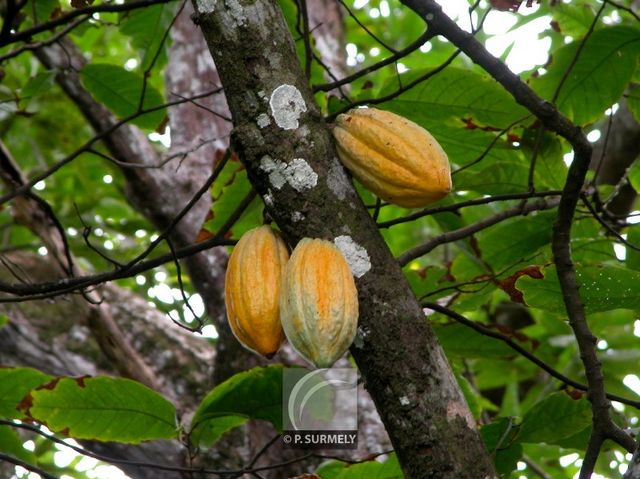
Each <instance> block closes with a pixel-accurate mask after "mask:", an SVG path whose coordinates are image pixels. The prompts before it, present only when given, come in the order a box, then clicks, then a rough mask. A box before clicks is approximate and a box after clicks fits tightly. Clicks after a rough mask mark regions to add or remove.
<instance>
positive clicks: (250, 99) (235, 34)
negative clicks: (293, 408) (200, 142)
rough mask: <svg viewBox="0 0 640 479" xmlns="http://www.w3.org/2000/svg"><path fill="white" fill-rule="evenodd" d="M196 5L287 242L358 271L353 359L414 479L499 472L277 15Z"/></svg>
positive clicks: (252, 172)
mask: <svg viewBox="0 0 640 479" xmlns="http://www.w3.org/2000/svg"><path fill="white" fill-rule="evenodd" d="M195 6H196V11H197V16H196V18H195V20H196V22H197V23H198V24H199V25H200V27H201V29H202V32H203V34H204V36H205V39H206V41H207V44H208V46H209V50H210V51H211V54H212V55H213V58H214V61H215V63H216V66H217V68H218V72H219V74H220V78H221V80H222V83H223V86H224V88H225V95H226V97H227V102H228V103H229V107H230V109H231V113H232V115H233V123H234V126H235V128H234V132H233V142H234V146H235V148H236V151H237V152H238V154H239V156H240V158H241V159H242V161H243V162H244V164H245V165H246V167H247V170H248V173H249V177H250V179H251V181H252V183H253V184H254V186H255V188H256V189H257V191H258V192H259V193H260V195H261V196H262V198H263V199H264V201H265V204H266V206H267V209H268V211H269V214H270V215H271V216H272V217H273V218H274V219H275V221H276V222H277V223H278V225H279V226H280V228H281V229H282V231H283V232H284V233H285V235H286V236H287V238H288V240H289V241H290V243H291V244H295V243H296V242H297V241H298V240H299V239H300V238H302V237H321V238H325V239H329V240H335V239H336V238H340V242H341V243H343V244H347V245H349V248H348V250H349V251H351V254H349V253H348V252H347V257H348V259H350V260H351V262H352V267H354V266H355V267H356V269H357V270H358V271H359V272H360V273H362V274H358V276H359V277H358V278H356V279H357V286H358V292H359V301H360V318H359V324H360V325H359V328H358V336H357V338H356V341H355V344H354V346H353V347H352V353H353V355H354V357H355V359H356V362H357V363H358V367H359V368H360V370H361V372H362V374H363V376H364V379H365V383H366V387H367V390H368V391H369V393H370V394H371V396H372V397H373V400H374V402H375V404H376V406H377V408H378V411H379V412H380V415H381V417H382V419H383V421H384V424H385V426H386V428H387V432H388V433H389V436H390V438H391V441H392V443H393V445H394V447H395V450H396V452H397V454H398V457H399V459H400V462H401V464H402V467H403V469H404V471H405V473H406V475H407V477H410V478H413V477H438V478H445V477H455V478H465V477H473V478H477V477H486V476H493V475H495V473H494V471H493V465H492V463H491V460H490V458H489V456H488V454H487V452H486V450H485V448H484V446H483V444H482V441H481V440H480V437H479V435H478V432H477V430H476V424H475V422H474V420H473V417H472V416H471V413H470V412H469V410H468V407H467V405H466V403H465V401H464V398H463V396H462V393H461V392H460V389H459V387H458V385H457V383H456V381H455V379H454V377H453V374H452V372H451V370H450V367H449V365H448V363H447V361H446V359H445V357H444V354H443V352H442V349H441V348H440V346H439V345H438V343H437V340H436V338H435V335H434V333H433V331H432V330H431V328H430V326H429V325H428V323H427V321H426V320H425V318H424V314H423V311H422V309H421V308H420V306H419V304H418V302H417V300H416V298H415V296H414V295H413V293H412V292H411V289H410V288H409V285H408V284H407V281H406V279H405V278H404V275H403V273H402V271H401V270H400V268H399V266H398V264H397V262H396V261H395V259H394V258H393V256H392V255H391V253H390V252H389V249H388V248H387V246H386V244H385V243H384V241H383V239H382V237H381V236H380V235H379V234H378V232H377V229H376V226H375V223H374V222H373V221H372V219H371V218H370V216H369V214H368V212H367V210H366V208H365V207H364V205H363V204H362V202H361V200H360V198H359V197H358V196H357V194H356V193H355V190H354V189H353V187H352V186H351V184H350V182H349V180H348V178H347V176H346V174H345V172H344V170H343V169H342V167H341V166H340V164H339V163H338V161H337V160H336V157H335V151H334V147H333V143H332V140H331V136H330V132H329V129H328V127H327V125H326V124H325V123H324V122H323V120H322V118H321V116H320V113H319V112H318V110H317V107H316V106H315V104H314V101H313V96H312V94H311V92H310V90H309V87H308V85H307V81H306V79H305V78H304V75H303V73H302V71H301V68H300V65H299V63H298V59H297V57H296V54H295V50H294V46H293V43H292V39H291V37H290V35H289V32H288V30H287V27H286V24H285V22H284V19H283V17H282V13H281V12H280V10H279V8H278V7H277V6H276V5H275V4H274V3H273V2H266V1H257V2H254V3H252V4H251V5H247V6H245V5H241V4H238V3H237V2H226V3H221V2H216V3H212V2H209V1H208V0H195ZM354 251H355V252H356V253H357V254H353V252H354ZM470 464H473V465H474V467H473V468H470V467H469V465H470Z"/></svg>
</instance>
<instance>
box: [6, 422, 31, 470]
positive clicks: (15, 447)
mask: <svg viewBox="0 0 640 479" xmlns="http://www.w3.org/2000/svg"><path fill="white" fill-rule="evenodd" d="M23 442H24V440H23V439H21V438H20V436H19V435H18V433H17V432H16V431H15V430H14V429H13V428H11V427H9V426H0V451H2V452H4V453H6V454H9V455H10V456H12V457H15V458H17V459H22V460H23V461H25V462H28V463H31V464H33V463H35V462H36V456H35V454H34V453H33V452H31V451H28V450H27V449H25V448H24V446H23V445H22V443H23Z"/></svg>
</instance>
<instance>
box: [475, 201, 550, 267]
mask: <svg viewBox="0 0 640 479" xmlns="http://www.w3.org/2000/svg"><path fill="white" fill-rule="evenodd" d="M554 219H555V214H554V213H553V212H547V211H545V212H538V213H532V214H530V215H528V216H526V217H522V218H512V219H510V220H507V221H504V222H502V223H499V224H497V225H496V226H494V227H493V228H490V229H488V230H485V231H484V232H483V233H481V234H480V235H477V239H478V244H479V247H480V251H481V252H482V259H483V260H484V261H486V262H487V263H488V264H490V265H491V266H492V267H493V268H494V270H496V271H501V270H502V269H503V268H505V267H506V266H510V265H512V264H514V263H516V262H518V261H523V260H525V259H527V258H528V259H531V256H532V255H534V254H535V252H536V251H537V250H538V249H539V248H541V247H543V246H545V245H547V244H549V242H550V241H551V225H552V224H553V221H554Z"/></svg>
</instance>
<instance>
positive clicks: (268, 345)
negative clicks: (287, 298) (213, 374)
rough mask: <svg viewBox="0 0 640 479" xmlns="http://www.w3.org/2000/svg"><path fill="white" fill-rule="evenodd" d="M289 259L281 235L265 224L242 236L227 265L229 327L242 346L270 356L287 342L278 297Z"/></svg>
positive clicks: (225, 294)
mask: <svg viewBox="0 0 640 479" xmlns="http://www.w3.org/2000/svg"><path fill="white" fill-rule="evenodd" d="M288 259H289V252H288V250H287V246H286V245H285V243H284V241H283V239H282V237H281V236H280V235H279V234H278V233H277V232H276V231H274V230H272V229H271V227H269V226H266V225H265V226H260V227H258V228H254V229H252V230H249V231H247V232H246V233H245V234H244V235H242V238H240V241H238V244H236V246H235V248H234V249H233V252H232V253H231V256H230V257H229V264H228V265H227V274H226V277H225V290H224V299H225V305H226V307H227V318H228V320H229V326H231V330H232V331H233V334H234V335H235V337H236V338H238V341H240V343H242V345H243V346H245V347H247V348H248V349H250V350H252V351H255V352H257V353H259V354H262V355H263V356H266V357H268V358H269V357H272V356H273V355H274V354H275V353H276V352H277V351H278V349H279V348H280V345H281V344H282V342H283V341H284V331H283V330H282V325H281V324H280V305H279V303H278V300H279V297H280V288H281V286H282V280H283V276H284V271H285V266H286V264H287V260H288Z"/></svg>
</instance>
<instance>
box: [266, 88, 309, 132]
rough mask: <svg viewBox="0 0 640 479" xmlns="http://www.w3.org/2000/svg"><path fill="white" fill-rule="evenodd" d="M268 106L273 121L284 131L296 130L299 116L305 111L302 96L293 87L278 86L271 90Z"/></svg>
mask: <svg viewBox="0 0 640 479" xmlns="http://www.w3.org/2000/svg"><path fill="white" fill-rule="evenodd" d="M269 106H270V107H271V116H273V119H274V121H275V122H276V124H277V125H278V126H279V127H280V128H282V129H284V130H293V129H295V128H298V124H299V123H298V120H299V119H300V116H301V115H302V113H304V112H305V111H307V105H306V104H305V102H304V99H303V98H302V94H301V93H300V91H299V90H298V89H297V88H296V87H295V86H293V85H280V86H279V87H278V88H276V89H275V90H273V93H271V98H270V99H269Z"/></svg>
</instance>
